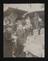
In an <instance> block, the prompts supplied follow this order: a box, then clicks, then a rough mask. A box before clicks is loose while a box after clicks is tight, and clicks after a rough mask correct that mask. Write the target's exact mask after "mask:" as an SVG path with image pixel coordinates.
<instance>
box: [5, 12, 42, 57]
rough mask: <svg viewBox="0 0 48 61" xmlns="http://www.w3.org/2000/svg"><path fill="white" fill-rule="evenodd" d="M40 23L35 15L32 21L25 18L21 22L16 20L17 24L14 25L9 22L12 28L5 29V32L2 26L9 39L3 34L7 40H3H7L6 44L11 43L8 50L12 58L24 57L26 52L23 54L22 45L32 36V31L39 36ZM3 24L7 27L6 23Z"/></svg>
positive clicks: (40, 20) (39, 19)
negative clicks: (36, 32) (35, 31)
mask: <svg viewBox="0 0 48 61" xmlns="http://www.w3.org/2000/svg"><path fill="white" fill-rule="evenodd" d="M6 20H7V19H6ZM32 20H33V21H32ZM4 21H5V20H4ZM41 22H42V19H41V18H40V17H39V15H38V14H37V13H35V14H34V17H33V19H31V20H30V17H29V16H27V17H26V18H24V19H23V20H17V22H14V24H13V22H11V23H12V26H11V28H10V27H8V28H6V29H7V30H5V26H4V30H5V32H6V31H8V33H9V35H10V37H9V38H10V39H9V38H8V36H9V35H8V34H7V33H5V32H4V33H5V35H6V34H7V36H6V37H7V38H6V37H5V38H6V39H5V40H8V42H9V43H11V44H10V45H11V46H12V47H11V50H10V51H11V52H10V53H11V56H12V57H25V56H26V52H24V51H23V49H24V43H25V42H26V39H27V36H28V35H30V34H31V35H33V34H34V33H33V31H34V29H37V30H38V35H40V31H41ZM5 24H7V25H8V26H9V23H8V22H6V23H5ZM7 25H6V26H7ZM5 35H4V36H5ZM9 40H10V41H9Z"/></svg>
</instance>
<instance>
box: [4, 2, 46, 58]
mask: <svg viewBox="0 0 48 61" xmlns="http://www.w3.org/2000/svg"><path fill="white" fill-rule="evenodd" d="M44 22H45V4H44V3H29V4H3V57H12V58H16V57H31V58H32V57H34V58H35V57H40V58H41V57H42V58H44V57H45V23H44Z"/></svg>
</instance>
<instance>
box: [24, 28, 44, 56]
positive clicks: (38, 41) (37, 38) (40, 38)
mask: <svg viewBox="0 0 48 61" xmlns="http://www.w3.org/2000/svg"><path fill="white" fill-rule="evenodd" d="M44 31H45V30H44V28H43V29H41V34H40V35H38V32H37V30H34V35H29V36H28V37H27V40H26V43H25V44H24V51H25V52H27V51H28V52H31V53H33V54H34V55H36V56H38V57H44V55H45V53H44V51H45V49H44V48H45V38H44V36H45V33H44Z"/></svg>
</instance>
